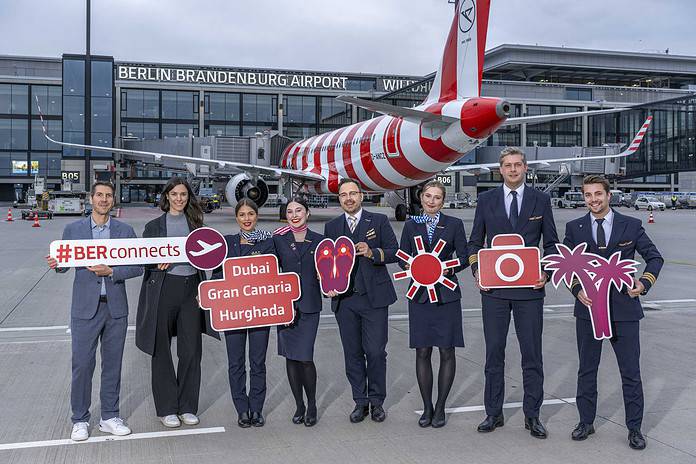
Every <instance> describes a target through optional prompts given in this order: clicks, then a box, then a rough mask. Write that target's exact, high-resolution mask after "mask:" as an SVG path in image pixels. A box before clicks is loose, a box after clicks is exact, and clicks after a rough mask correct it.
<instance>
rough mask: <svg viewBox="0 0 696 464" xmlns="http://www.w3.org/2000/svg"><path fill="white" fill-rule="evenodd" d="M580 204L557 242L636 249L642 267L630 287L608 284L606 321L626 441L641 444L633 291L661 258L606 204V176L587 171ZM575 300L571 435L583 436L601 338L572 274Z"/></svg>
mask: <svg viewBox="0 0 696 464" xmlns="http://www.w3.org/2000/svg"><path fill="white" fill-rule="evenodd" d="M582 191H583V196H584V197H585V204H586V205H587V207H588V208H589V209H590V212H589V213H588V214H586V215H584V216H582V217H581V218H578V219H575V220H574V221H571V222H569V223H568V224H567V225H566V233H565V239H564V240H563V243H564V244H565V245H567V246H568V247H570V248H574V247H575V246H577V245H578V244H580V243H587V251H588V252H591V253H595V254H598V255H601V256H604V257H607V258H608V257H609V256H611V255H612V254H613V253H616V252H617V251H620V252H621V259H634V256H635V253H636V251H637V252H638V253H639V254H640V255H641V256H642V257H643V260H644V261H645V271H644V272H643V274H642V275H641V277H640V278H638V279H635V278H634V285H633V288H631V289H630V290H628V291H626V290H624V291H621V292H619V291H617V290H616V289H615V288H613V287H612V289H611V293H610V296H609V314H610V321H611V325H612V332H611V333H612V338H611V339H610V341H611V346H612V348H613V349H614V354H615V355H616V360H617V362H618V364H619V371H620V372H621V385H622V388H623V398H624V407H625V410H626V427H627V428H628V431H629V432H628V445H629V446H630V447H631V448H633V449H639V450H640V449H644V448H645V438H644V437H643V434H642V433H641V431H640V427H641V423H642V420H643V384H642V381H641V378H640V337H639V329H640V327H639V325H640V322H639V321H640V319H642V318H643V308H642V307H641V304H640V300H639V299H638V296H639V295H645V294H646V293H647V292H648V290H649V289H650V287H652V285H654V284H655V281H656V279H657V277H658V275H659V274H660V269H662V264H663V263H664V260H663V259H662V256H661V255H660V252H659V251H658V250H657V247H656V246H655V245H654V244H653V242H652V241H651V240H650V238H649V237H648V235H647V234H646V233H645V230H644V229H643V226H642V224H641V221H640V220H639V219H636V218H632V217H630V216H625V215H623V214H620V213H619V212H617V211H614V210H613V209H611V208H610V207H609V201H610V199H611V193H610V191H609V182H608V181H607V180H606V179H605V178H604V177H602V176H587V177H585V179H583V186H582ZM571 291H572V292H573V295H574V296H575V297H576V301H575V310H574V314H575V318H576V319H575V332H576V337H577V343H578V355H579V357H580V366H579V369H578V391H577V402H576V403H577V407H578V411H579V413H580V422H579V423H578V425H577V426H576V427H575V430H573V433H572V434H571V438H572V439H573V440H576V441H580V440H585V439H586V438H587V437H588V436H590V435H591V434H593V433H594V426H593V422H594V419H595V415H596V412H597V370H598V368H599V360H600V358H601V355H602V341H603V340H596V339H595V338H594V334H593V330H592V323H591V320H590V311H589V310H588V308H589V307H590V306H592V300H591V299H589V298H588V297H587V295H586V294H585V292H584V291H583V290H582V285H581V284H580V282H579V281H578V280H577V279H574V280H573V282H572V283H571Z"/></svg>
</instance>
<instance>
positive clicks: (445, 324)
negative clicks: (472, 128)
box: [399, 181, 469, 428]
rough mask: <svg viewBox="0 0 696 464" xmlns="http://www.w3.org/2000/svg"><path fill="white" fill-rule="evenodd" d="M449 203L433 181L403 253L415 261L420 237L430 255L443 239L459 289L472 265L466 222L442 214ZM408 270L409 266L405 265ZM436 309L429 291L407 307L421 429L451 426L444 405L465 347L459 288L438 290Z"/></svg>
mask: <svg viewBox="0 0 696 464" xmlns="http://www.w3.org/2000/svg"><path fill="white" fill-rule="evenodd" d="M444 201H445V186H444V185H443V184H442V183H440V182H438V181H430V182H428V183H427V184H425V186H424V187H423V191H422V193H421V204H422V205H423V212H424V214H423V215H421V216H411V218H410V219H409V220H408V221H406V223H405V224H404V231H403V233H402V234H401V245H400V246H399V248H400V249H402V250H403V251H405V252H406V253H408V254H409V255H411V256H414V255H415V254H416V245H415V238H416V237H418V236H420V237H421V238H422V239H423V245H424V246H425V249H426V251H428V252H430V251H432V249H433V248H434V247H435V245H436V244H437V242H438V241H439V240H440V239H442V240H444V241H445V243H446V245H445V246H444V248H443V249H442V251H441V252H440V255H439V258H440V259H441V260H442V261H447V260H449V259H452V255H453V254H454V253H456V254H457V258H459V260H460V262H461V265H460V266H458V267H456V268H453V269H448V270H447V271H445V275H446V277H447V278H449V279H450V280H452V281H454V282H455V283H457V276H456V273H457V272H459V271H461V270H462V269H464V268H466V267H467V266H468V265H469V261H468V256H469V255H468V252H467V250H468V248H467V243H466V232H465V231H464V223H462V221H461V219H457V218H454V217H452V216H446V215H445V214H443V213H442V212H441V211H440V210H441V209H442V206H443V205H444ZM401 266H402V267H404V268H408V265H407V264H401ZM436 292H437V296H438V298H437V303H431V302H430V299H429V297H428V294H427V291H426V290H425V289H424V288H423V287H421V289H420V290H418V292H417V293H416V294H415V295H414V297H413V299H410V300H409V301H408V326H409V330H408V332H409V345H410V347H411V348H415V349H416V378H417V379H418V388H419V390H420V393H421V396H422V398H423V415H422V416H421V417H420V419H419V420H418V425H420V426H421V427H428V426H431V425H432V426H433V427H435V428H439V427H443V426H444V425H445V424H446V421H447V419H446V416H445V403H446V401H447V396H448V395H449V392H450V389H451V388H452V383H453V382H454V374H455V372H456V369H457V364H456V357H455V355H454V349H455V347H463V346H464V333H463V330H462V305H461V298H462V295H461V291H460V289H459V286H457V288H455V289H454V290H450V289H449V288H447V287H445V286H444V285H440V286H437V287H436ZM433 347H438V349H439V351H440V370H439V372H438V376H437V401H436V403H435V406H434V407H433V400H432V393H433V392H432V390H433V366H432V364H431V361H430V357H431V355H432V352H433Z"/></svg>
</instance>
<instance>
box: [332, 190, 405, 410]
mask: <svg viewBox="0 0 696 464" xmlns="http://www.w3.org/2000/svg"><path fill="white" fill-rule="evenodd" d="M338 192H339V193H338V199H339V202H340V203H341V207H342V208H343V211H344V212H345V214H342V215H340V216H339V217H337V218H335V219H332V220H331V221H329V222H327V223H326V225H325V226H324V235H325V236H326V237H329V238H332V239H334V240H336V239H337V238H338V237H340V236H342V235H345V236H347V237H349V238H350V239H351V240H352V241H353V242H354V243H355V249H356V256H357V257H356V262H355V266H354V267H353V272H352V275H351V285H350V287H349V289H348V291H347V292H346V293H344V294H342V295H337V294H336V292H334V291H332V292H331V293H330V294H329V296H331V297H332V299H331V310H332V311H333V312H334V313H336V321H337V323H338V329H339V333H340V335H341V343H342V344H343V355H344V357H345V364H346V376H347V377H348V381H349V382H350V385H351V388H352V391H353V400H354V401H355V409H354V410H353V412H351V414H350V420H351V422H353V423H355V422H361V421H362V420H363V419H364V418H365V417H366V416H367V415H368V414H369V413H371V417H372V420H374V421H375V422H382V421H384V419H385V418H386V412H385V411H384V407H383V406H382V404H383V403H384V398H385V396H386V388H387V385H386V383H387V352H386V346H387V335H388V326H387V322H388V315H387V308H388V307H389V305H391V304H393V303H394V302H395V301H396V292H395V291H394V285H393V284H392V281H391V276H390V275H389V272H388V270H387V267H386V264H387V263H394V262H396V261H397V258H396V252H397V250H398V246H399V245H398V243H397V241H396V236H395V235H394V231H393V230H392V228H391V225H390V224H389V220H388V219H387V217H386V216H385V215H383V214H378V213H371V212H369V211H366V210H364V209H362V199H363V194H362V191H361V189H360V186H359V185H358V183H357V182H356V181H354V180H352V179H343V180H341V182H340V183H339V188H338ZM369 406H372V410H371V411H370V409H369Z"/></svg>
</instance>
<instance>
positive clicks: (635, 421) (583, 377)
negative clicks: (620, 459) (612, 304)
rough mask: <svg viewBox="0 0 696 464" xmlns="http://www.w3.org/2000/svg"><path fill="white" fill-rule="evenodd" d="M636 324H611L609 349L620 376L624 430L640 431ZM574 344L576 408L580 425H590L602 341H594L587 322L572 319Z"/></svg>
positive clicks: (627, 322)
mask: <svg viewBox="0 0 696 464" xmlns="http://www.w3.org/2000/svg"><path fill="white" fill-rule="evenodd" d="M639 329H640V322H639V321H625V322H613V323H612V334H613V335H614V336H613V337H612V338H611V339H610V342H611V346H612V348H613V349H614V354H615V355H616V361H617V363H618V365H619V372H620V373H621V387H622V389H623V400H624V408H625V410H626V427H628V428H629V429H640V427H641V424H642V422H643V382H642V381H641V378H640V336H639ZM575 334H576V336H577V341H578V356H579V358H580V365H579V368H578V392H577V398H576V402H577V406H578V412H579V413H580V422H582V423H584V424H591V423H593V422H594V419H595V415H596V412H597V370H598V369H599V361H600V359H601V358H602V344H603V340H595V338H594V335H593V332H592V323H591V322H590V320H589V319H580V318H576V319H575Z"/></svg>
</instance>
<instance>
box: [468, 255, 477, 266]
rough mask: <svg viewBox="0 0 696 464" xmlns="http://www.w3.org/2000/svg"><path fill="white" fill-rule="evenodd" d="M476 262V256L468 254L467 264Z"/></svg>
mask: <svg viewBox="0 0 696 464" xmlns="http://www.w3.org/2000/svg"><path fill="white" fill-rule="evenodd" d="M477 262H478V256H476V255H471V256H469V264H474V263H477Z"/></svg>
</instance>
